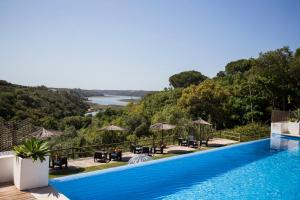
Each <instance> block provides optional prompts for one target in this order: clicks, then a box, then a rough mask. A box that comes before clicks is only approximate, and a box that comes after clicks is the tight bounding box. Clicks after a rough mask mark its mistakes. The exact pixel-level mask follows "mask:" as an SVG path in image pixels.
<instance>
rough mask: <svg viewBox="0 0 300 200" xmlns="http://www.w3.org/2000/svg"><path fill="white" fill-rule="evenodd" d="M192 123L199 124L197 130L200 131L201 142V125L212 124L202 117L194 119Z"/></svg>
mask: <svg viewBox="0 0 300 200" xmlns="http://www.w3.org/2000/svg"><path fill="white" fill-rule="evenodd" d="M193 124H196V125H199V131H200V138H199V139H200V140H201V143H202V130H201V125H205V126H212V124H211V123H209V122H207V121H205V120H203V119H202V118H199V119H197V120H195V121H193Z"/></svg>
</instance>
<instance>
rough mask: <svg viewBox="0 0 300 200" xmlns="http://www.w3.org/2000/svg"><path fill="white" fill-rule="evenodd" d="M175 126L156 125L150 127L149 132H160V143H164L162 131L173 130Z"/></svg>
mask: <svg viewBox="0 0 300 200" xmlns="http://www.w3.org/2000/svg"><path fill="white" fill-rule="evenodd" d="M175 127H176V126H175V125H171V124H166V123H156V124H153V125H151V126H150V129H151V130H156V131H161V142H162V144H163V143H164V130H171V129H174V128H175Z"/></svg>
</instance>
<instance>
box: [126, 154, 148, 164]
mask: <svg viewBox="0 0 300 200" xmlns="http://www.w3.org/2000/svg"><path fill="white" fill-rule="evenodd" d="M150 160H153V159H152V158H151V157H150V156H147V155H137V156H134V157H132V158H130V160H129V161H128V165H132V164H137V163H141V162H147V161H150Z"/></svg>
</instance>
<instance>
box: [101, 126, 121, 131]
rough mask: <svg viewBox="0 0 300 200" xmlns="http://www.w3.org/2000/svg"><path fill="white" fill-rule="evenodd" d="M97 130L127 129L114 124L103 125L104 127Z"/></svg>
mask: <svg viewBox="0 0 300 200" xmlns="http://www.w3.org/2000/svg"><path fill="white" fill-rule="evenodd" d="M99 130H100V131H127V129H126V128H122V127H120V126H115V125H109V126H105V127H102V128H101V129H99Z"/></svg>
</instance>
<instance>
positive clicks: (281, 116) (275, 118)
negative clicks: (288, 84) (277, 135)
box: [271, 110, 293, 122]
mask: <svg viewBox="0 0 300 200" xmlns="http://www.w3.org/2000/svg"><path fill="white" fill-rule="evenodd" d="M292 117H293V113H292V112H291V111H282V110H272V117H271V122H284V121H289V119H291V118H292Z"/></svg>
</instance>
